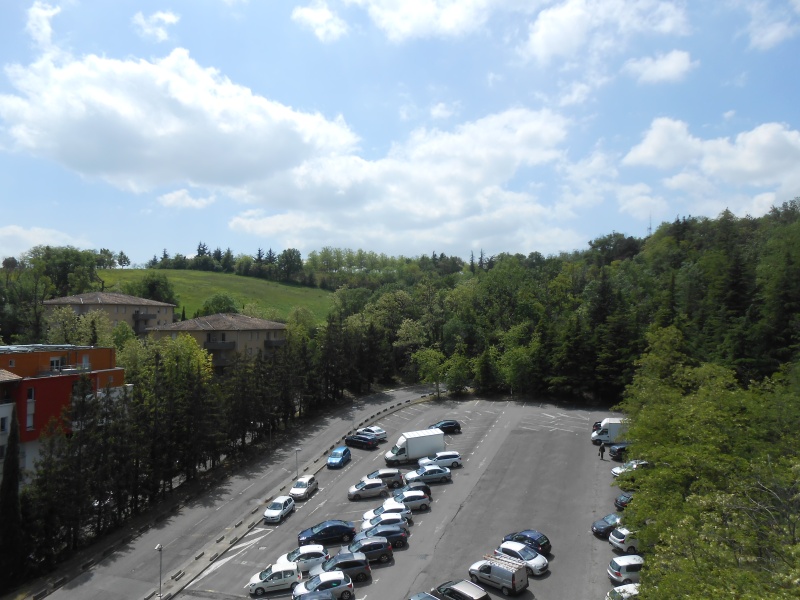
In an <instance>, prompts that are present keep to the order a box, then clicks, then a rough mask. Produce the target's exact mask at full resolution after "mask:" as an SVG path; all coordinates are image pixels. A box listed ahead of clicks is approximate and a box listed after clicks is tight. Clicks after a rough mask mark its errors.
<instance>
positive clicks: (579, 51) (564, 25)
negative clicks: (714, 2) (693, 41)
mask: <svg viewBox="0 0 800 600" xmlns="http://www.w3.org/2000/svg"><path fill="white" fill-rule="evenodd" d="M687 32H688V21H687V17H686V14H685V12H684V9H683V8H682V6H681V5H679V4H677V3H675V2H662V1H658V0H564V1H562V2H559V3H557V4H555V5H553V6H550V7H548V8H546V9H544V10H542V11H541V12H540V13H539V14H538V15H537V17H536V19H535V20H534V21H533V23H531V24H530V26H529V29H528V36H527V39H526V40H525V42H524V43H523V44H522V45H521V46H520V47H519V48H518V50H519V52H520V54H521V56H522V57H523V58H525V59H527V60H536V61H537V62H538V63H540V64H542V65H547V64H549V63H550V62H552V61H553V60H554V59H556V58H561V59H564V60H567V61H570V60H573V59H578V58H580V59H582V60H588V61H590V62H592V61H594V62H597V61H598V60H600V58H601V57H602V56H603V55H605V54H608V53H609V52H612V51H613V52H619V51H620V50H621V49H622V48H623V47H624V44H625V42H626V40H627V39H628V38H630V37H631V36H632V35H634V34H660V35H685V34H686V33H687Z"/></svg>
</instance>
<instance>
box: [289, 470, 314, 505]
mask: <svg viewBox="0 0 800 600" xmlns="http://www.w3.org/2000/svg"><path fill="white" fill-rule="evenodd" d="M318 489H319V483H318V482H317V478H316V477H314V476H313V475H303V476H302V477H301V478H300V479H298V480H297V481H295V482H294V485H293V486H292V489H290V490H289V495H290V496H291V497H292V498H294V499H295V500H308V499H309V498H310V497H311V494H313V493H314V492H315V491H317V490H318Z"/></svg>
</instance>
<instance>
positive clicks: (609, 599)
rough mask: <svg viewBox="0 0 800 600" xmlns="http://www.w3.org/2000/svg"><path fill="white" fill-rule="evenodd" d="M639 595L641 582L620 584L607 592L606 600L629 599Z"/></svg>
mask: <svg viewBox="0 0 800 600" xmlns="http://www.w3.org/2000/svg"><path fill="white" fill-rule="evenodd" d="M638 595H639V584H638V583H629V584H627V585H618V586H617V587H615V588H614V589H612V590H609V591H608V593H607V594H606V600H628V599H629V598H635V597H636V596H638Z"/></svg>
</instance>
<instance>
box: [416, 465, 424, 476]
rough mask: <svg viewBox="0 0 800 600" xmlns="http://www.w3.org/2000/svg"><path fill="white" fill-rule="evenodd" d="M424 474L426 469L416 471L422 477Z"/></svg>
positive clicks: (421, 468)
mask: <svg viewBox="0 0 800 600" xmlns="http://www.w3.org/2000/svg"><path fill="white" fill-rule="evenodd" d="M424 472H425V467H420V468H419V469H417V470H416V474H417V475H422V474H423V473H424Z"/></svg>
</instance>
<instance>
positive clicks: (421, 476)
mask: <svg viewBox="0 0 800 600" xmlns="http://www.w3.org/2000/svg"><path fill="white" fill-rule="evenodd" d="M403 479H404V480H405V482H406V484H408V483H411V482H412V481H424V482H425V483H434V482H436V483H447V482H448V481H451V479H452V475H451V474H450V469H448V468H447V467H439V466H437V465H426V466H424V467H420V468H419V469H417V470H416V471H409V472H408V473H406V474H405V475H403Z"/></svg>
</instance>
